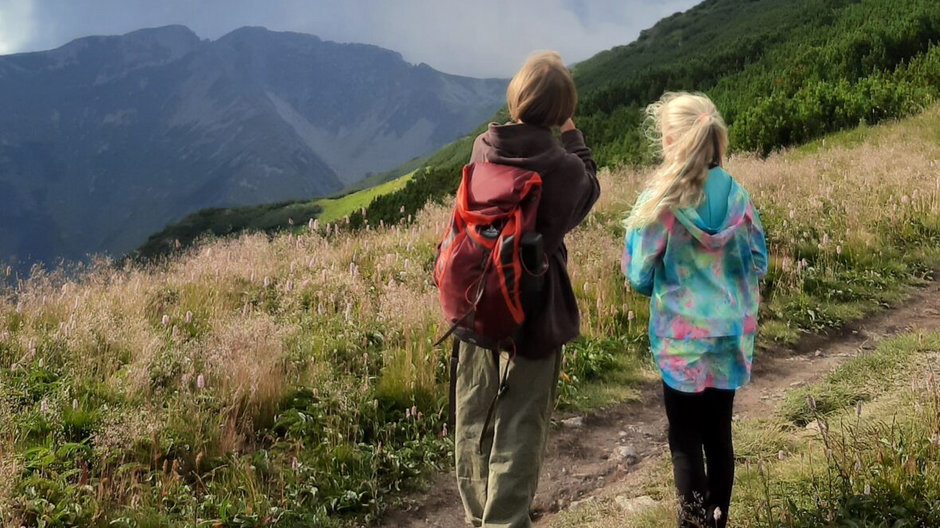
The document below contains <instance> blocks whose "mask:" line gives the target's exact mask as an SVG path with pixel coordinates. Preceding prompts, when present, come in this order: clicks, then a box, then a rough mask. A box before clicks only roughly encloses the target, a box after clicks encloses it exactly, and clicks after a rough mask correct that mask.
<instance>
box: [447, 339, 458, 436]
mask: <svg viewBox="0 0 940 528" xmlns="http://www.w3.org/2000/svg"><path fill="white" fill-rule="evenodd" d="M459 363H460V340H459V339H457V338H456V337H455V338H454V346H453V349H452V350H451V352H450V408H449V410H448V413H447V427H448V429H450V430H451V431H453V430H454V427H455V426H456V425H457V365H458V364H459Z"/></svg>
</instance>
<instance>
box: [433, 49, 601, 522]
mask: <svg viewBox="0 0 940 528" xmlns="http://www.w3.org/2000/svg"><path fill="white" fill-rule="evenodd" d="M507 102H508V106H509V113H510V115H511V117H512V120H513V121H512V122H510V123H507V124H505V125H497V124H495V123H494V124H491V125H490V126H489V128H488V129H487V131H486V132H484V133H482V134H481V135H480V136H479V137H478V138H477V139H476V141H475V143H474V145H473V153H472V155H471V158H470V164H469V165H468V166H467V167H465V169H464V175H463V181H462V182H461V186H460V189H459V190H458V193H457V208H456V210H455V212H454V216H453V220H452V222H451V225H450V226H449V227H448V229H447V232H446V233H445V235H444V239H443V241H442V242H441V246H440V250H439V254H438V258H437V262H436V264H435V271H434V278H435V282H436V284H437V285H438V287H439V289H440V292H441V304H442V308H443V309H444V312H445V315H446V316H447V318H448V320H449V322H450V323H451V324H452V327H451V332H452V333H454V334H455V335H456V336H458V338H459V339H457V340H455V343H454V347H455V354H454V356H455V359H454V365H453V366H454V369H453V370H452V376H453V387H452V390H453V391H454V393H453V395H452V397H453V401H454V404H455V409H454V411H455V421H456V426H455V451H456V466H457V468H456V470H457V481H458V487H459V491H460V497H461V499H462V501H463V505H464V509H465V511H466V514H467V520H468V521H469V522H470V523H471V524H473V526H478V527H501V528H526V527H529V526H531V525H532V523H531V520H530V518H529V509H530V507H531V504H532V499H533V497H534V495H535V490H536V487H537V485H538V476H539V469H540V467H541V463H542V452H543V449H544V446H545V441H546V437H547V433H548V427H549V423H550V415H551V411H552V408H553V407H554V399H555V390H556V385H557V381H558V376H559V373H560V367H561V353H562V346H563V345H564V344H565V343H567V342H568V341H570V340H572V339H574V338H575V337H577V336H578V334H579V313H578V306H577V303H576V301H575V296H574V292H573V290H572V287H571V281H570V279H569V277H568V272H567V258H568V252H567V249H566V248H565V243H564V237H565V234H567V233H568V232H569V231H571V230H572V229H574V228H575V227H577V225H578V224H579V223H580V222H581V221H582V220H583V219H584V218H585V216H587V214H588V212H589V211H590V210H591V207H592V206H593V205H594V203H595V202H596V201H597V198H598V196H599V194H600V187H599V185H598V182H597V178H596V176H595V174H596V171H597V167H596V166H595V164H594V160H593V159H592V157H591V151H590V149H588V148H587V147H586V146H585V144H584V138H583V136H582V134H581V132H580V131H578V130H577V129H576V128H575V125H574V122H573V121H572V119H571V117H572V116H573V114H574V111H575V107H576V104H577V94H576V92H575V86H574V82H573V80H572V78H571V74H570V73H569V72H568V69H567V68H565V66H564V64H563V63H562V61H561V57H559V56H558V54H557V53H555V52H542V53H538V54H535V55H533V56H531V57H530V58H529V59H528V60H527V61H526V62H525V64H524V65H523V66H522V68H521V69H520V70H519V72H518V73H517V74H516V75H515V77H513V79H512V81H511V82H510V83H509V88H508V89H507ZM553 127H559V128H560V142H559V141H558V140H557V139H556V138H555V137H554V135H553V134H552V128H553Z"/></svg>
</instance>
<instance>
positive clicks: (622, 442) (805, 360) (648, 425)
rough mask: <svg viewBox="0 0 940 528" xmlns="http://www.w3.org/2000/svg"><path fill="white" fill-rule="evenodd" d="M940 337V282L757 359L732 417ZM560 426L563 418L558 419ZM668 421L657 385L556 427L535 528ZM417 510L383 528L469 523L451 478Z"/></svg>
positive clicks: (653, 445) (626, 461)
mask: <svg viewBox="0 0 940 528" xmlns="http://www.w3.org/2000/svg"><path fill="white" fill-rule="evenodd" d="M938 329H940V282H938V281H934V282H932V283H930V284H929V285H928V286H927V287H926V288H923V289H920V290H917V291H915V292H914V293H913V295H912V296H911V297H910V298H909V299H908V300H907V301H905V302H903V303H901V304H899V305H898V306H896V307H894V308H892V309H890V310H886V311H884V312H881V313H880V314H878V315H875V316H873V317H870V318H867V319H865V320H862V321H860V322H857V323H854V324H852V325H849V326H848V327H847V328H846V329H844V330H843V331H842V332H841V333H839V334H837V335H833V336H829V337H818V336H811V337H807V338H805V339H803V340H802V341H801V342H800V343H799V344H798V345H797V346H796V347H794V348H793V349H790V350H776V351H773V352H772V353H769V354H764V355H762V356H758V357H757V358H755V361H754V364H755V368H754V380H753V382H752V383H751V384H750V385H748V386H746V387H745V388H744V389H742V390H741V391H739V392H738V395H737V397H736V399H735V414H736V416H740V417H753V416H759V415H761V414H764V413H769V412H773V409H774V408H775V406H776V404H777V403H779V401H780V398H781V397H782V396H783V394H784V393H786V392H787V391H788V390H791V389H793V388H794V387H798V386H800V385H804V384H807V383H812V382H813V381H815V380H817V379H819V378H820V377H822V376H824V375H825V374H826V373H828V372H830V371H831V370H832V369H833V368H835V367H836V366H837V365H839V364H840V363H841V362H843V361H845V360H846V359H847V358H849V357H852V356H856V355H858V354H862V353H865V352H866V351H868V350H871V349H873V348H874V347H875V346H876V345H877V344H878V342H879V341H881V340H883V339H885V338H888V337H892V336H894V335H897V334H901V333H904V332H908V331H912V330H923V331H935V330H938ZM556 418H557V420H558V423H559V424H560V423H561V420H562V419H564V418H566V416H557V417H556ZM665 430H666V420H665V414H664V412H663V410H662V395H661V389H660V386H659V385H658V384H650V385H649V386H647V387H644V388H643V390H642V393H641V397H640V400H639V401H637V402H633V403H629V404H624V405H620V406H615V407H612V408H610V409H604V410H600V411H597V412H595V413H593V414H590V415H587V416H585V417H584V425H583V426H581V427H565V426H557V427H554V428H553V430H552V433H551V437H550V440H549V446H548V451H547V453H546V458H545V466H544V468H543V470H542V477H541V481H540V484H539V492H538V495H537V496H536V499H535V504H534V508H535V511H536V514H537V515H538V517H539V519H538V522H536V525H537V526H542V527H547V526H548V524H549V522H550V519H551V518H552V517H553V516H554V514H555V513H557V512H558V511H560V510H562V509H565V508H567V507H568V506H570V505H571V503H572V502H575V501H578V500H582V499H584V498H586V497H588V496H590V495H593V494H595V493H598V492H600V491H602V490H603V488H605V487H607V486H609V485H611V484H612V483H615V482H620V481H622V480H624V479H627V478H629V477H630V476H631V475H634V474H635V473H636V472H637V471H638V470H639V469H640V468H642V467H643V466H644V465H645V464H646V461H648V460H651V459H654V458H655V455H657V454H659V453H662V452H663V451H664V450H665V449H666V446H665V441H666V434H665V432H666V431H665ZM414 504H415V507H414V508H412V509H410V510H400V511H395V512H392V513H390V514H389V515H387V516H386V518H385V519H384V521H383V523H382V524H381V525H380V526H382V527H383V528H392V527H395V528H430V527H434V528H460V527H463V526H467V525H466V524H465V523H464V518H463V509H462V507H461V504H460V497H459V496H458V495H457V489H456V482H455V479H454V477H453V475H451V474H450V473H447V474H442V475H439V476H437V477H435V479H434V482H433V484H432V486H431V488H430V490H429V491H427V492H426V493H424V494H422V496H420V497H416V498H415V500H414Z"/></svg>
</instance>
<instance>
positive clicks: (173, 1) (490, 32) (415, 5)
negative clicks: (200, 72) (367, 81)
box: [0, 0, 697, 77]
mask: <svg viewBox="0 0 940 528" xmlns="http://www.w3.org/2000/svg"><path fill="white" fill-rule="evenodd" d="M695 3H697V0H511V1H510V0H476V1H474V2H451V1H441V0H396V1H391V0H346V1H335V0H160V1H153V0H0V53H12V52H17V51H33V50H40V49H49V48H54V47H57V46H59V45H61V44H64V43H65V42H68V41H69V40H72V39H74V38H78V37H82V36H86V35H93V34H94V35H101V34H119V33H126V32H128V31H133V30H135V29H140V28H142V27H153V26H161V25H166V24H184V25H187V26H189V27H190V28H191V29H192V30H193V31H195V32H196V33H197V34H199V35H200V36H202V37H204V38H212V39H215V38H218V37H220V36H221V35H223V34H225V33H227V32H229V31H231V30H233V29H235V28H238V27H241V26H248V25H251V26H264V27H267V28H269V29H272V30H285V31H300V32H304V33H312V34H315V35H318V36H320V37H321V38H324V39H329V40H336V41H340V42H365V43H369V44H376V45H379V46H382V47H385V48H390V49H393V50H396V51H398V52H401V54H402V55H403V56H404V57H405V59H407V60H409V61H411V62H416V63H417V62H426V63H428V64H430V65H431V66H434V67H435V68H438V69H440V70H443V71H446V72H450V73H458V74H464V75H473V76H502V77H506V76H509V75H511V74H512V72H513V71H514V70H515V69H516V67H517V66H518V65H519V64H520V63H521V62H522V61H523V60H524V59H525V57H526V55H528V54H529V53H530V52H531V51H533V50H537V49H556V50H558V51H559V52H561V54H562V56H563V57H564V58H565V60H566V61H568V62H577V61H580V60H584V59H586V58H588V57H590V56H591V55H593V54H594V53H596V52H598V51H601V50H603V49H607V48H610V47H612V46H615V45H618V44H626V43H628V42H630V41H632V40H633V39H635V38H636V36H637V34H638V33H639V31H640V30H642V29H644V28H646V27H649V26H650V25H652V24H653V23H655V22H656V20H658V19H660V18H662V17H664V16H668V15H670V14H672V13H674V12H676V11H682V10H685V9H688V8H689V7H691V6H692V5H694V4H695Z"/></svg>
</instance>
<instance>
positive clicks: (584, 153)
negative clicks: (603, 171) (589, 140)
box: [560, 119, 601, 232]
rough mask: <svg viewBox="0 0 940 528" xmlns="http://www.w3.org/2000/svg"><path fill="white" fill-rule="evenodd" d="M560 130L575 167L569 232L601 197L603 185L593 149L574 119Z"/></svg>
mask: <svg viewBox="0 0 940 528" xmlns="http://www.w3.org/2000/svg"><path fill="white" fill-rule="evenodd" d="M560 131H561V144H562V146H564V148H565V151H567V152H568V157H569V160H568V164H569V165H570V166H571V167H574V168H575V169H573V170H572V173H573V174H572V177H571V181H570V182H569V185H570V190H571V194H570V195H569V196H570V197H571V200H572V207H571V210H570V213H569V218H568V222H567V225H566V229H565V231H566V232H567V231H571V230H572V229H574V228H575V227H577V226H578V224H580V223H581V221H582V220H584V218H585V217H586V216H587V215H588V213H590V212H591V208H592V207H594V203H595V202H597V199H598V198H599V197H600V194H601V186H600V184H599V183H598V181H597V164H595V163H594V157H593V156H592V155H591V149H589V148H588V147H587V145H585V143H584V135H583V134H582V133H581V131H580V130H578V129H577V128H575V125H574V121H572V120H571V119H568V120H567V121H565V123H564V124H563V125H561V129H560ZM578 169H580V170H578Z"/></svg>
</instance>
